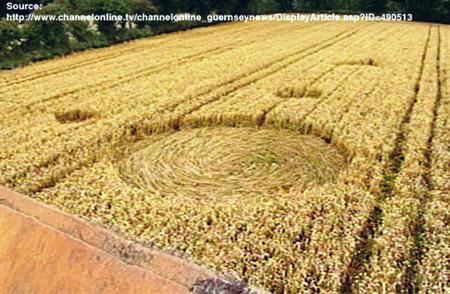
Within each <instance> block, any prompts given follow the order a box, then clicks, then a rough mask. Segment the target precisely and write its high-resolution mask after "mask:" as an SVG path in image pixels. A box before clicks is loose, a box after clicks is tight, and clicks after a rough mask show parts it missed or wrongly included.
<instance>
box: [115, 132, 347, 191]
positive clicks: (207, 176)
mask: <svg viewBox="0 0 450 294" xmlns="http://www.w3.org/2000/svg"><path fill="white" fill-rule="evenodd" d="M136 149H137V150H135V151H134V152H132V153H131V154H130V155H129V156H128V157H127V158H126V159H125V160H124V161H122V162H121V163H120V164H119V169H120V172H121V175H122V176H123V178H124V180H125V181H126V182H128V183H129V184H132V185H135V186H137V187H139V188H141V189H145V190H148V191H149V192H151V193H154V194H157V195H161V196H173V197H177V195H178V196H179V195H183V196H190V197H193V198H195V197H198V198H202V199H204V198H211V199H217V198H222V199H226V198H227V195H230V196H231V195H233V196H236V195H243V196H244V197H249V196H252V195H263V194H269V193H270V194H272V193H280V192H289V191H290V190H292V189H295V191H300V190H304V189H305V188H308V187H310V186H313V185H318V184H322V183H324V182H327V181H330V180H332V179H334V178H335V177H336V176H337V174H338V173H339V172H340V171H341V170H342V169H343V168H344V167H345V160H344V158H343V156H342V155H341V154H340V153H339V152H338V150H337V149H335V148H334V147H333V146H331V145H329V144H327V143H325V142H324V141H322V140H321V139H319V138H317V137H314V136H310V135H301V134H299V133H297V132H294V131H289V130H275V129H258V128H232V127H213V128H198V129H187V130H181V131H178V132H171V133H165V134H160V135H157V136H155V137H153V138H150V139H148V140H145V141H144V142H141V143H140V144H139V147H138V148H136Z"/></svg>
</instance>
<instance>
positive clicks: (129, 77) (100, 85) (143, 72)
mask: <svg viewBox="0 0 450 294" xmlns="http://www.w3.org/2000/svg"><path fill="white" fill-rule="evenodd" d="M229 50H232V48H231V47H216V48H213V49H208V50H205V51H202V52H197V53H195V54H191V55H188V56H185V57H181V58H179V59H176V60H175V62H174V63H171V64H167V63H163V64H164V65H163V66H162V67H157V68H150V69H147V68H146V69H142V70H139V71H134V72H133V73H130V74H128V75H124V76H122V77H121V78H119V79H116V80H114V81H112V82H109V83H105V81H100V82H98V83H95V84H90V85H88V86H81V87H78V88H76V89H72V90H69V91H65V92H62V93H58V94H56V95H53V96H50V97H47V98H44V99H41V100H38V101H33V102H30V103H29V104H27V105H20V107H33V106H35V105H39V104H42V103H46V102H49V101H52V100H55V99H58V98H63V97H64V96H67V95H71V94H74V93H78V92H80V91H83V90H85V89H86V88H92V87H94V88H95V87H98V88H97V90H98V91H102V90H106V89H110V88H114V87H116V86H119V85H121V84H123V83H126V82H130V81H133V80H135V79H137V78H142V77H145V76H149V75H153V74H157V73H160V72H163V71H164V70H167V69H169V68H172V67H174V66H180V65H183V64H186V63H187V62H193V61H194V62H195V61H197V60H201V59H203V58H205V57H209V56H213V55H218V54H221V53H224V52H226V51H229Z"/></svg>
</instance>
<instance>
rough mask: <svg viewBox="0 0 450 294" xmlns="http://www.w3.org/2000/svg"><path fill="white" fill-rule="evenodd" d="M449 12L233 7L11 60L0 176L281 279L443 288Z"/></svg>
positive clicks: (165, 246) (251, 274) (203, 257)
mask: <svg viewBox="0 0 450 294" xmlns="http://www.w3.org/2000/svg"><path fill="white" fill-rule="evenodd" d="M449 46H450V26H445V25H436V24H427V23H383V22H378V23H364V22H361V23H332V22H317V23H309V24H304V23H230V24H221V25H216V26H212V27H208V28H200V29H194V30H191V31H187V32H179V33H172V34H167V35H161V36H158V37H154V38H149V39H142V40H138V41H133V42H129V43H124V44H120V45H116V46H113V47H110V48H104V49H95V50H89V51H85V52H80V53H76V54H72V55H70V56H67V57H61V58H57V59H54V60H49V61H44V62H39V63H36V64H33V65H30V66H27V67H24V68H22V69H17V70H13V71H10V72H2V73H1V74H0V85H1V86H0V109H1V116H0V126H1V128H0V142H1V148H0V185H3V186H6V187H9V188H11V189H13V190H15V191H18V192H21V193H23V194H25V195H28V196H29V197H32V198H35V199H38V200H40V201H43V202H45V203H48V204H51V205H54V206H56V207H58V208H60V209H62V210H64V211H67V212H70V213H73V214H76V215H79V216H81V217H83V218H86V219H88V220H90V221H92V222H95V223H101V224H102V225H104V226H107V227H109V228H112V229H114V230H116V231H118V232H120V233H122V234H124V235H126V236H127V237H128V238H130V239H133V240H136V241H139V242H142V243H144V244H147V245H149V246H152V247H155V248H159V249H161V250H164V251H167V252H172V253H176V254H181V255H183V256H185V257H186V258H188V259H191V260H194V261H195V262H196V263H198V264H200V265H203V266H206V267H210V268H212V269H215V270H217V271H219V272H222V273H228V274H232V275H235V276H237V277H238V278H240V279H242V280H243V281H245V282H246V283H248V284H250V285H252V286H256V287H259V288H261V289H265V290H268V291H271V292H273V293H319V292H320V293H339V292H342V293H350V292H351V293H394V292H397V293H417V292H419V291H422V292H428V293H448V291H450V285H449V282H448V277H449V275H450V268H449V264H450V231H449V230H448V228H449V226H450V210H449V209H448V207H449V204H450V174H449V170H450V152H449V146H450V128H449V126H450V118H449V113H450V88H449V85H450V83H449V82H448V75H449V72H450V50H449Z"/></svg>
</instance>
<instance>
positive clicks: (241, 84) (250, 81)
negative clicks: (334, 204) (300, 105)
mask: <svg viewBox="0 0 450 294" xmlns="http://www.w3.org/2000/svg"><path fill="white" fill-rule="evenodd" d="M359 30H361V28H359V29H356V30H354V31H352V32H350V33H348V32H345V31H344V32H341V33H339V34H337V35H335V36H334V37H332V38H331V39H329V40H328V41H327V42H326V44H325V45H323V46H319V45H321V44H314V45H312V46H310V47H308V48H306V49H302V50H300V51H297V52H293V53H290V54H288V55H286V56H283V57H281V58H279V59H278V60H276V61H274V62H271V63H269V64H266V65H264V66H262V67H261V68H260V69H258V70H256V71H254V72H253V73H252V74H251V76H256V77H253V78H249V79H248V80H246V81H243V82H242V80H243V79H247V78H248V77H249V76H246V77H245V78H239V79H236V80H229V81H227V82H224V83H221V84H220V85H218V88H219V87H225V88H226V86H229V85H232V84H233V83H236V84H237V85H235V86H233V87H231V89H228V90H225V91H224V92H223V93H221V94H220V95H217V96H213V98H212V99H210V100H208V101H206V102H204V103H201V104H200V105H198V106H197V107H194V108H192V109H191V110H190V111H188V112H186V113H185V114H184V115H183V117H184V116H186V115H189V114H191V113H192V112H194V111H197V110H199V109H201V108H202V107H204V106H206V105H208V104H210V103H213V102H215V101H218V100H220V99H221V98H222V97H224V96H227V95H229V94H231V93H233V92H236V91H237V90H239V89H241V88H243V87H246V86H248V85H251V84H253V83H255V82H257V81H260V80H263V79H265V78H267V77H269V76H271V75H273V74H275V73H277V72H279V71H280V70H282V69H284V68H286V67H287V66H289V65H291V64H294V63H295V62H298V61H299V60H301V59H302V58H305V57H308V56H310V55H313V54H315V53H317V52H319V51H321V50H323V49H325V48H328V47H330V46H332V45H333V44H336V42H340V41H343V40H346V39H348V38H349V37H351V36H353V35H354V34H356V33H357V32H358V31H359ZM346 33H347V34H346ZM345 34H346V35H345ZM342 35H345V36H344V37H342V38H340V37H341V36H342ZM335 39H337V40H335ZM317 46H319V48H317V49H315V50H313V51H312V52H310V53H307V54H302V53H303V52H305V51H307V50H310V49H313V48H315V47H317ZM299 55H300V56H299ZM291 58H292V59H291ZM286 59H291V60H289V61H287V62H286V63H285V64H282V65H279V66H277V64H278V63H281V62H283V61H284V60H286ZM272 66H273V67H275V68H274V69H270V67H272ZM266 70H267V73H264V74H263V75H261V76H258V74H259V73H261V72H264V71H266ZM218 88H216V89H214V90H217V89H218ZM208 92H211V91H208ZM207 94H208V93H205V94H200V95H201V96H203V95H207ZM180 104H182V102H181V103H179V104H178V105H180ZM178 105H176V106H175V107H174V108H173V109H175V108H176V107H177V106H178Z"/></svg>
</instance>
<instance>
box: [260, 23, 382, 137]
mask: <svg viewBox="0 0 450 294" xmlns="http://www.w3.org/2000/svg"><path fill="white" fill-rule="evenodd" d="M387 30H388V29H387V28H386V29H384V30H382V31H381V32H379V34H381V33H383V32H385V31H387ZM381 50H382V48H381V49H380V50H379V51H381ZM336 68H337V67H334V68H332V70H331V71H330V72H332V71H333V70H335V69H336ZM360 71H361V70H358V69H357V68H355V69H354V70H353V71H352V72H351V73H350V74H349V75H347V76H346V77H345V78H344V79H343V80H342V81H341V82H340V83H339V84H338V85H336V87H334V89H333V90H332V91H331V92H330V93H329V94H328V95H327V96H325V97H322V98H321V99H320V100H319V101H318V102H317V103H316V104H315V105H314V106H313V107H312V109H310V110H309V111H308V113H306V115H305V116H304V117H303V120H304V119H306V118H307V117H308V116H309V115H311V113H313V112H314V111H315V110H316V109H317V108H318V107H319V106H320V105H321V104H322V103H324V102H325V101H326V100H327V98H329V97H331V96H332V95H333V94H334V93H335V92H336V91H337V90H339V89H340V88H341V87H342V86H343V85H344V83H345V82H346V81H347V80H349V79H350V78H351V77H352V76H354V75H355V73H358V72H360ZM325 74H326V73H325ZM325 74H324V75H325ZM320 78H322V76H320V77H318V78H317V79H315V80H314V81H313V84H314V83H315V82H317V81H318V80H319V79H320ZM375 87H376V85H374V86H373V87H372V88H371V90H370V93H371V92H373V91H374V90H375ZM284 102H285V101H280V102H279V103H277V104H275V105H274V106H273V107H271V108H270V109H268V110H267V111H265V112H264V113H263V114H262V118H261V123H260V124H259V125H263V124H264V122H265V120H266V117H267V115H268V114H269V113H270V112H271V111H273V110H274V109H275V108H277V107H278V106H279V105H281V104H282V103H284ZM350 106H351V104H350V105H349V106H348V108H347V110H346V112H347V111H348V110H349V108H350ZM343 116H344V114H342V115H341V117H340V119H339V120H338V121H340V120H341V119H342V117H343ZM304 131H305V133H309V132H310V131H311V130H307V129H306V128H305V130H304ZM331 138H332V133H331V134H330V136H329V138H325V139H326V140H327V141H329V140H331Z"/></svg>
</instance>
